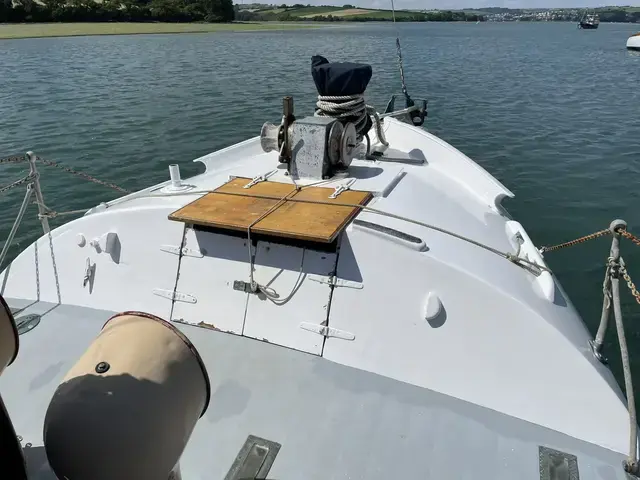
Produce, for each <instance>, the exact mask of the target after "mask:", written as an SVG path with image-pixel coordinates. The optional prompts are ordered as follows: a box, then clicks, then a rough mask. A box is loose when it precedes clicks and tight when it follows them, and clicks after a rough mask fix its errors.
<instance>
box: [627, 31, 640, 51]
mask: <svg viewBox="0 0 640 480" xmlns="http://www.w3.org/2000/svg"><path fill="white" fill-rule="evenodd" d="M627 48H628V49H629V50H639V51H640V32H638V33H636V34H634V35H631V36H630V37H629V39H628V40H627Z"/></svg>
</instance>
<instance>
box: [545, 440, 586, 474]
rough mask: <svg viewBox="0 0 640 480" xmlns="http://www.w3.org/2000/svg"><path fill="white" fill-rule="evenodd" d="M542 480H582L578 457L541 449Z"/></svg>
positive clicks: (546, 448) (549, 449) (550, 449)
mask: <svg viewBox="0 0 640 480" xmlns="http://www.w3.org/2000/svg"><path fill="white" fill-rule="evenodd" d="M539 460H540V480H580V474H579V473H578V457H576V456H575V455H571V454H569V453H565V452H560V451H558V450H554V449H552V448H548V447H543V446H540V447H539Z"/></svg>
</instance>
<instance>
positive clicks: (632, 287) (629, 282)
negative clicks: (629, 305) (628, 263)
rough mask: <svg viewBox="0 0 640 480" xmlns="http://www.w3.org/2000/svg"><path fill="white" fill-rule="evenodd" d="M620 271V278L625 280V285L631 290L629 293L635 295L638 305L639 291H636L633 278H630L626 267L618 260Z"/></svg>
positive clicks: (639, 299)
mask: <svg viewBox="0 0 640 480" xmlns="http://www.w3.org/2000/svg"><path fill="white" fill-rule="evenodd" d="M620 273H621V274H622V278H624V281H625V282H627V287H629V290H631V295H633V296H634V297H635V299H636V302H638V304H639V305H640V292H638V289H637V288H636V285H635V283H633V280H631V277H630V276H629V272H627V269H626V267H625V266H624V263H623V262H620Z"/></svg>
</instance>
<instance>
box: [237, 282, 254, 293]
mask: <svg viewBox="0 0 640 480" xmlns="http://www.w3.org/2000/svg"><path fill="white" fill-rule="evenodd" d="M233 289H234V290H237V291H239V292H245V293H256V291H257V290H256V289H255V288H253V287H252V286H251V283H250V282H244V281H242V280H234V281H233Z"/></svg>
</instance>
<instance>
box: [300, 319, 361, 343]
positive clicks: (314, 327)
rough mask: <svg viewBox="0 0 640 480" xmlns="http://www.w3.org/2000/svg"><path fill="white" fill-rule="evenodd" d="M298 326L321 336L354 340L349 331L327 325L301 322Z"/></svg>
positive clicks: (354, 337)
mask: <svg viewBox="0 0 640 480" xmlns="http://www.w3.org/2000/svg"><path fill="white" fill-rule="evenodd" d="M300 328H301V329H303V330H307V331H308V332H313V333H317V334H318V335H322V336H323V337H333V338H341V339H342V340H355V339H356V336H355V335H354V334H353V333H351V332H345V331H344V330H338V329H337V328H333V327H328V326H326V325H322V324H316V323H308V322H302V323H301V324H300Z"/></svg>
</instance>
